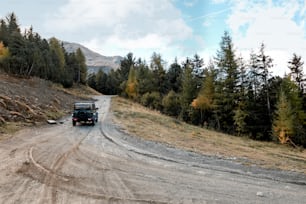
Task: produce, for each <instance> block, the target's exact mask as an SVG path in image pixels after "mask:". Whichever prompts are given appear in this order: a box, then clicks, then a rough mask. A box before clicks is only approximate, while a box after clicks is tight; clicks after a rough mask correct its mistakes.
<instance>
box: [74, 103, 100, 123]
mask: <svg viewBox="0 0 306 204" xmlns="http://www.w3.org/2000/svg"><path fill="white" fill-rule="evenodd" d="M73 109H74V110H73V114H72V125H73V126H75V125H76V123H77V122H80V123H90V124H91V125H95V123H96V122H98V112H97V109H98V108H96V105H95V102H93V101H83V102H75V103H74V107H73Z"/></svg>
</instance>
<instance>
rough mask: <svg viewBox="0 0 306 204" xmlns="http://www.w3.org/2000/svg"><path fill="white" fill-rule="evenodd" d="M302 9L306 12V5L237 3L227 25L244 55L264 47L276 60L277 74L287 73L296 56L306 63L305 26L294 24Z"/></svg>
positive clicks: (295, 3) (292, 2)
mask: <svg viewBox="0 0 306 204" xmlns="http://www.w3.org/2000/svg"><path fill="white" fill-rule="evenodd" d="M303 6H304V8H303ZM300 8H303V9H305V4H304V5H300V4H299V3H298V2H297V1H290V2H278V4H275V3H273V2H272V1H261V2H259V3H258V2H257V3H249V2H247V3H246V1H245V2H243V3H241V1H237V2H236V1H234V2H233V8H232V13H231V14H230V17H229V19H228V20H227V23H228V25H229V27H230V29H231V31H232V33H233V40H234V43H235V45H236V46H237V47H238V49H239V50H241V51H246V50H248V51H250V50H251V49H254V50H256V49H257V48H258V47H260V44H261V43H265V45H266V50H267V53H268V54H270V56H271V57H272V58H273V59H274V64H275V68H274V70H273V71H274V73H275V74H278V75H283V74H284V73H285V72H287V73H288V70H287V62H288V61H289V60H290V59H291V57H292V54H293V53H297V54H298V55H301V56H302V58H303V59H304V60H306V39H305V36H306V33H305V23H304V22H303V21H301V23H297V22H296V21H294V18H295V17H296V15H297V14H298V13H300ZM303 15H304V13H303ZM300 17H301V16H300Z"/></svg>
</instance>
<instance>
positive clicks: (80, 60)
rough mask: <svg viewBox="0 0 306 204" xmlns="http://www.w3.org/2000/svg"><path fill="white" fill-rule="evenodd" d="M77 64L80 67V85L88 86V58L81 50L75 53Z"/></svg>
mask: <svg viewBox="0 0 306 204" xmlns="http://www.w3.org/2000/svg"><path fill="white" fill-rule="evenodd" d="M75 57H76V62H77V66H78V70H77V72H78V83H81V84H86V80H87V66H86V58H85V56H84V54H83V52H82V50H81V49H80V48H78V49H77V50H76V53H75Z"/></svg>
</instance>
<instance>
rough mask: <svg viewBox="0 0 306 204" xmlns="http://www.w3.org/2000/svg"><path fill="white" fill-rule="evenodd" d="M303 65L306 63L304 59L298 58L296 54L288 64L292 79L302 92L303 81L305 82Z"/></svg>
mask: <svg viewBox="0 0 306 204" xmlns="http://www.w3.org/2000/svg"><path fill="white" fill-rule="evenodd" d="M303 65H304V62H303V61H302V57H301V56H297V55H296V54H295V53H294V54H293V57H292V59H291V60H290V61H289V62H288V67H289V69H290V71H291V73H290V77H291V79H292V80H293V81H294V82H295V83H297V85H298V87H299V88H300V89H301V91H302V89H303V87H302V83H303V81H305V79H304V73H303Z"/></svg>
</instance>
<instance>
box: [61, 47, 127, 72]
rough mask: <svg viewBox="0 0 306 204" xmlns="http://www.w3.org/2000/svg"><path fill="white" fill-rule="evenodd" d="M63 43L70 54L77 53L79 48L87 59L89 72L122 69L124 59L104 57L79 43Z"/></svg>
mask: <svg viewBox="0 0 306 204" xmlns="http://www.w3.org/2000/svg"><path fill="white" fill-rule="evenodd" d="M62 43H63V46H64V48H65V50H66V51H67V52H68V53H71V52H75V51H76V50H77V49H78V48H80V49H81V51H82V52H83V54H84V56H85V58H86V65H87V67H88V68H89V72H98V71H99V70H100V69H102V70H104V71H105V72H108V71H110V70H111V69H114V70H116V69H118V68H119V67H120V62H121V60H122V59H123V57H121V56H111V57H109V56H103V55H101V54H99V53H97V52H94V51H92V50H90V49H88V48H87V47H85V46H83V45H81V44H78V43H71V42H65V41H63V42H62Z"/></svg>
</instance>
